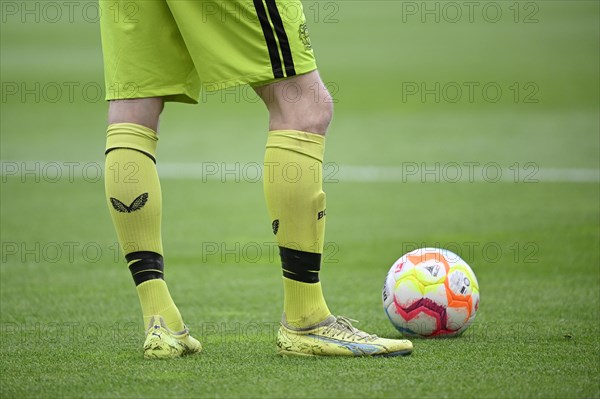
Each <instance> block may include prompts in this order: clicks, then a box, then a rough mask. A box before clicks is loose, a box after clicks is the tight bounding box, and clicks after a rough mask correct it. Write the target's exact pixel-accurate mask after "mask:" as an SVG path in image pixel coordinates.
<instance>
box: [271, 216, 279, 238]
mask: <svg viewBox="0 0 600 399" xmlns="http://www.w3.org/2000/svg"><path fill="white" fill-rule="evenodd" d="M271 227H272V228H273V234H275V235H277V232H278V231H279V219H275V220H273V223H272V224H271Z"/></svg>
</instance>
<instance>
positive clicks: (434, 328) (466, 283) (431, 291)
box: [382, 248, 479, 337]
mask: <svg viewBox="0 0 600 399" xmlns="http://www.w3.org/2000/svg"><path fill="white" fill-rule="evenodd" d="M382 297H383V308H384V309H385V312H386V314H387V315H388V317H389V319H390V321H391V322H392V324H393V325H394V327H396V329H397V330H398V331H400V332H401V333H402V334H403V335H406V336H409V337H454V336H457V335H460V334H461V333H462V332H464V331H465V330H466V329H467V328H468V327H469V325H470V324H471V323H472V322H473V319H474V318H475V313H476V312H477V309H478V307H479V285H478V284H477V279H476V278H475V274H474V273H473V270H471V268H470V267H469V265H468V264H467V263H466V262H465V261H464V260H462V259H461V258H460V256H458V255H456V254H455V253H452V252H450V251H448V250H445V249H438V248H421V249H416V250H414V251H411V252H409V253H407V254H405V255H404V256H402V257H401V258H400V259H398V260H397V261H396V262H395V263H394V265H393V266H392V267H391V269H390V271H389V272H388V274H387V278H386V280H385V284H384V285H383V294H382Z"/></svg>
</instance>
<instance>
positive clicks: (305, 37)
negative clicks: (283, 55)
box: [298, 24, 312, 50]
mask: <svg viewBox="0 0 600 399" xmlns="http://www.w3.org/2000/svg"><path fill="white" fill-rule="evenodd" d="M298 35H299V36H300V40H301V41H302V44H304V49H305V50H312V43H311V42H310V36H309V34H308V26H306V24H300V28H299V29H298Z"/></svg>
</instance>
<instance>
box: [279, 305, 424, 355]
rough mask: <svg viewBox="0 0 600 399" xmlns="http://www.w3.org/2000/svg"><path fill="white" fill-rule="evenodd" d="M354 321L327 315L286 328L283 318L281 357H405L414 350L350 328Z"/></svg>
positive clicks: (409, 344)
mask: <svg viewBox="0 0 600 399" xmlns="http://www.w3.org/2000/svg"><path fill="white" fill-rule="evenodd" d="M351 321H353V322H356V320H351V319H348V318H345V317H342V316H337V317H336V316H329V317H328V318H327V319H325V320H324V321H323V322H321V323H319V324H317V325H315V326H312V327H308V328H295V327H292V326H290V325H288V324H287V323H286V321H285V315H284V317H283V320H282V321H281V327H280V328H279V332H278V333H277V352H278V354H280V355H282V356H288V355H291V356H406V355H410V354H411V353H412V350H413V345H412V342H410V341H408V340H406V339H387V338H379V337H378V336H377V335H371V334H367V333H366V332H364V331H361V330H359V329H357V328H355V327H353V326H352V323H351Z"/></svg>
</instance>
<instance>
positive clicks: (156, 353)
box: [144, 316, 202, 359]
mask: <svg viewBox="0 0 600 399" xmlns="http://www.w3.org/2000/svg"><path fill="white" fill-rule="evenodd" d="M201 350H202V345H200V342H198V340H197V339H196V338H194V337H192V336H191V335H190V333H189V331H188V329H187V327H186V328H185V329H184V330H183V331H180V332H173V331H171V330H169V329H168V328H167V326H166V323H165V321H164V320H163V318H162V317H161V316H152V318H151V319H150V323H149V325H148V330H146V341H145V342H144V357H145V358H146V359H172V358H176V357H181V356H185V355H191V354H194V353H198V352H200V351H201Z"/></svg>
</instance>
